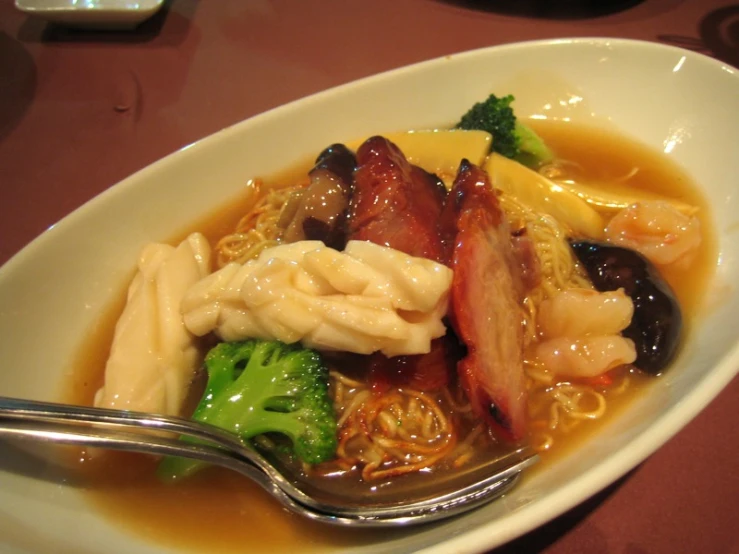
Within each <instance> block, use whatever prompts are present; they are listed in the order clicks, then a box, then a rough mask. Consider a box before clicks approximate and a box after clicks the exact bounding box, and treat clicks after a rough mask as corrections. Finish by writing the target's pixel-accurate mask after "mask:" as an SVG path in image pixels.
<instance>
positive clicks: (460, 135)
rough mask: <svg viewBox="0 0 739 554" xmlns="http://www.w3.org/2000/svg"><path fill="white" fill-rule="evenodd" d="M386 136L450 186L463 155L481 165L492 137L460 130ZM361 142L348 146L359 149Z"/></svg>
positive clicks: (488, 150)
mask: <svg viewBox="0 0 739 554" xmlns="http://www.w3.org/2000/svg"><path fill="white" fill-rule="evenodd" d="M383 136H384V137H385V138H387V139H389V140H391V141H392V142H394V143H395V144H396V145H397V146H398V148H400V150H401V151H402V152H403V154H405V157H406V158H408V160H409V161H410V162H411V163H412V164H415V165H417V166H420V167H422V168H423V169H425V170H426V171H429V172H431V173H435V174H436V175H438V176H439V177H440V178H441V180H442V181H444V184H445V185H446V186H447V188H450V187H451V184H452V181H453V180H454V177H455V176H456V174H457V170H458V169H459V162H460V161H462V158H467V159H468V160H469V161H471V162H472V163H474V164H475V165H482V164H483V162H484V161H485V157H486V156H487V155H488V152H490V146H491V144H492V140H493V138H492V136H491V135H490V133H486V132H485V131H462V130H459V129H439V130H432V131H408V132H402V133H385V134H383ZM362 142H363V141H360V142H353V143H349V144H348V145H347V146H348V147H349V148H351V149H353V150H356V149H357V148H359V146H360V145H361V143H362Z"/></svg>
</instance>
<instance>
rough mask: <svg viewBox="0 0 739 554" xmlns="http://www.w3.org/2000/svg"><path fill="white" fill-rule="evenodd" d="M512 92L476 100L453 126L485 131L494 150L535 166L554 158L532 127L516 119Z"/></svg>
mask: <svg viewBox="0 0 739 554" xmlns="http://www.w3.org/2000/svg"><path fill="white" fill-rule="evenodd" d="M513 100H514V97H513V95H511V94H509V95H508V96H503V97H502V98H498V97H497V96H495V95H494V94H491V95H490V96H489V97H488V98H487V99H486V100H484V101H483V102H478V103H477V104H475V105H474V106H472V108H470V110H469V111H468V112H467V113H466V114H464V115H463V116H462V119H461V120H460V121H459V123H457V125H455V128H457V129H466V130H468V131H473V130H478V131H487V132H488V133H490V134H491V135H493V145H492V149H493V151H494V152H497V153H498V154H501V155H502V156H505V157H506V158H511V159H514V160H516V161H519V162H521V163H523V164H525V165H528V166H533V167H536V166H538V165H541V164H542V163H546V162H548V161H551V160H552V159H553V158H554V154H553V153H552V151H551V150H550V149H549V148H548V147H547V145H546V144H544V141H543V140H542V139H541V137H539V135H537V134H536V133H535V132H534V131H533V129H531V128H530V127H528V126H527V125H525V124H524V123H521V122H520V121H519V120H518V119H516V115H515V114H514V113H513V108H511V103H512V102H513Z"/></svg>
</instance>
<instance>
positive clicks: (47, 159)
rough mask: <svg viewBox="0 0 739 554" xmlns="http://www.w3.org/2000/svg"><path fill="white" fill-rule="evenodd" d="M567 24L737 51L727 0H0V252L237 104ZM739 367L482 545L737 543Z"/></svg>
mask: <svg viewBox="0 0 739 554" xmlns="http://www.w3.org/2000/svg"><path fill="white" fill-rule="evenodd" d="M571 36H607V37H623V38H635V39H643V40H649V41H656V42H662V43H667V44H673V45H678V46H682V47H684V48H688V49H691V50H695V51H699V52H702V53H705V54H708V55H712V56H714V57H716V58H719V59H721V60H722V61H724V62H727V63H729V64H732V65H735V66H737V65H739V5H738V4H732V3H731V1H730V0H644V1H642V2H638V1H615V2H606V1H605V0H603V1H595V0H590V1H585V0H582V1H577V0H563V1H561V2H557V1H555V0H551V1H550V0H528V1H513V0H511V1H498V2H495V1H487V2H486V1H475V2H473V1H468V2H465V1H462V0H458V1H452V0H449V1H441V0H373V1H371V2H366V1H363V2H360V1H358V0H322V1H319V0H312V1H311V0H306V1H303V2H298V1H295V0H213V1H209V2H205V1H201V2H198V1H197V0H173V1H172V2H170V3H167V4H166V6H165V8H164V9H163V10H162V11H161V12H159V13H158V14H157V15H156V16H155V17H154V18H153V19H151V20H149V21H147V22H145V23H144V24H142V25H141V26H140V27H139V28H138V29H137V30H136V31H134V32H130V31H129V32H80V31H72V30H67V29H64V28H60V27H54V26H51V25H48V24H47V23H46V22H44V21H42V20H39V19H34V18H29V17H27V16H26V15H24V14H22V13H20V12H18V11H16V10H15V9H14V7H13V4H12V2H10V1H9V0H5V1H3V2H2V3H0V191H1V194H2V202H1V203H0V237H2V239H1V240H0V263H3V262H5V261H6V260H7V259H9V258H10V257H11V256H13V255H14V254H15V253H16V252H18V251H19V250H20V249H21V248H23V247H24V246H25V245H26V244H27V243H28V242H30V241H31V240H32V239H33V238H34V237H36V236H37V235H38V234H39V233H41V232H43V231H44V229H46V228H47V227H49V226H50V225H52V224H53V223H54V222H56V221H58V220H59V219H61V218H62V217H64V216H65V215H67V214H68V213H70V212H71V211H72V210H74V209H75V208H77V207H78V206H80V205H81V204H83V203H84V202H85V201H87V200H89V199H90V198H92V197H93V196H95V195H96V194H98V193H100V192H101V191H103V190H105V189H106V188H108V187H110V186H111V185H113V184H115V183H116V182H118V181H119V180H121V179H123V178H124V177H126V176H128V175H129V174H131V173H133V172H135V171H137V170H139V169H141V168H142V167H144V166H146V165H148V164H149V163H151V162H153V161H155V160H157V159H158V158H161V157H163V156H165V155H167V154H169V153H171V152H173V151H175V150H177V149H179V148H181V147H182V146H185V145H187V144H189V143H192V142H194V141H196V140H198V139H201V138H203V137H205V136H207V135H209V134H211V133H213V132H215V131H218V130H220V129H221V128H223V127H225V126H228V125H231V124H233V123H236V122H238V121H240V120H242V119H244V118H247V117H249V116H252V115H254V114H257V113H260V112H262V111H264V110H267V109H269V108H273V107H275V106H278V105H280V104H283V103H285V102H288V101H291V100H295V99H297V98H300V97H302V96H305V95H307V94H311V93H314V92H317V91H321V90H324V89H327V88H329V87H332V86H335V85H339V84H342V83H346V82H348V81H352V80H354V79H357V78H360V77H364V76H367V75H371V74H374V73H377V72H380V71H385V70H388V69H391V68H395V67H400V66H403V65H406V64H409V63H413V62H417V61H421V60H425V59H429V58H433V57H437V56H442V55H445V54H450V53H454V52H459V51H463V50H468V49H473V48H479V47H484V46H490V45H495V44H505V43H510V42H516V41H522V40H530V39H544V38H556V37H571ZM738 395H739V379H736V378H735V379H734V380H733V382H732V383H731V384H730V385H729V386H728V387H727V388H726V389H725V390H724V391H723V392H722V393H721V394H720V395H719V396H718V397H717V398H716V400H715V401H714V402H712V403H711V404H710V405H709V406H708V407H707V408H706V409H705V410H704V411H703V412H702V413H701V414H700V415H699V416H698V417H697V418H696V419H695V420H694V421H693V422H692V423H690V424H689V425H688V426H687V427H686V428H685V429H683V430H682V431H681V432H680V433H679V434H678V435H677V436H675V437H674V438H673V439H672V440H670V441H669V442H668V443H667V444H666V445H665V446H664V447H662V448H661V449H660V450H659V451H657V452H656V453H655V454H654V455H653V456H651V457H650V458H649V459H648V460H646V461H645V462H644V463H643V464H641V465H640V466H638V467H637V468H636V469H635V470H634V471H632V472H631V473H630V474H629V475H627V476H626V477H625V478H624V479H622V480H620V481H619V482H617V483H616V484H614V485H613V486H611V487H609V488H608V489H606V490H605V491H603V492H601V493H600V494H598V495H596V496H595V497H593V498H591V499H590V500H588V501H587V502H585V503H583V504H582V505H580V506H579V507H577V508H576V509H574V510H572V511H570V512H568V513H567V514H565V515H563V516H561V517H559V518H557V519H555V520H554V521H552V522H551V523H549V524H546V525H544V526H543V527H541V528H539V529H537V530H535V531H532V532H531V533H529V534H527V535H526V536H524V537H521V538H520V539H518V540H516V541H514V542H513V543H510V544H508V545H506V546H504V547H501V548H500V549H499V550H496V551H495V552H506V553H507V552H539V551H545V552H548V553H578V552H588V553H590V552H610V553H624V554H640V553H665V554H667V553H670V554H671V553H676V552H691V553H728V552H739V540H738V539H737V537H739V532H738V530H737V528H736V527H735V526H736V521H737V514H738V513H739V463H738V460H739V431H737V429H738V428H739V409H737V407H736V399H737V396H738Z"/></svg>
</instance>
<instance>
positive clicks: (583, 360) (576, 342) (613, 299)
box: [535, 288, 636, 378]
mask: <svg viewBox="0 0 739 554" xmlns="http://www.w3.org/2000/svg"><path fill="white" fill-rule="evenodd" d="M633 315H634V304H633V302H632V300H631V298H629V297H628V296H626V294H625V293H624V291H623V289H619V290H615V291H607V292H598V291H595V290H591V289H581V288H573V289H567V290H564V291H561V292H560V293H559V294H557V295H556V296H554V297H552V298H548V299H546V300H544V301H543V302H542V303H541V305H540V307H539V315H538V325H539V333H540V335H541V337H542V339H543V340H542V342H540V343H539V344H537V345H536V348H535V356H536V359H537V360H538V362H539V363H540V364H542V365H543V366H544V367H545V368H546V369H547V370H548V371H549V372H551V373H553V374H555V375H557V376H559V377H574V378H588V377H595V376H597V375H600V374H602V373H605V372H606V371H609V370H611V369H613V368H615V367H618V366H620V365H624V364H630V363H633V362H634V361H635V360H636V348H635V346H634V342H633V341H632V340H631V339H627V338H624V337H622V336H621V335H620V332H621V331H623V330H624V329H625V328H626V327H628V326H629V324H630V323H631V318H632V317H633Z"/></svg>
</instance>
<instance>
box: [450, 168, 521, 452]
mask: <svg viewBox="0 0 739 554" xmlns="http://www.w3.org/2000/svg"><path fill="white" fill-rule="evenodd" d="M440 228H441V235H442V237H443V239H444V243H445V247H446V249H447V252H449V253H450V255H451V267H452V269H453V270H454V278H453V281H452V293H451V308H450V317H451V320H452V324H453V327H454V330H455V332H456V334H457V336H458V337H459V339H460V340H461V341H462V342H463V343H464V345H465V346H466V347H467V354H466V356H465V357H464V358H463V359H462V360H461V361H460V362H458V364H457V372H458V374H459V377H460V381H461V382H462V385H463V386H464V389H465V391H466V393H467V396H468V398H469V399H470V402H471V403H472V407H473V409H474V410H475V413H476V414H477V415H478V416H479V417H481V418H482V419H484V420H485V421H487V423H488V424H489V426H490V427H491V428H492V429H493V431H494V432H495V434H496V436H501V437H503V438H505V439H508V440H512V441H517V440H520V439H521V438H523V437H524V435H525V433H526V387H525V377H524V370H523V340H524V337H523V312H522V309H521V300H522V298H523V293H524V291H525V289H526V285H525V283H523V282H522V271H521V263H520V260H519V258H518V256H517V253H516V250H517V249H514V246H513V243H512V240H511V233H510V228H509V225H508V224H507V221H506V219H505V215H504V213H503V211H502V210H501V208H500V205H499V202H498V199H497V196H496V193H495V191H494V189H493V188H492V187H491V185H490V182H489V181H488V176H487V174H486V173H485V172H484V171H483V170H482V169H480V168H478V167H477V166H475V165H473V164H471V163H470V162H468V161H467V160H463V162H462V164H461V165H460V169H459V172H458V174H457V177H456V179H455V181H454V185H453V187H452V190H451V192H450V193H449V197H448V199H447V202H446V206H445V210H444V214H443V216H442V219H441V223H440Z"/></svg>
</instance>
